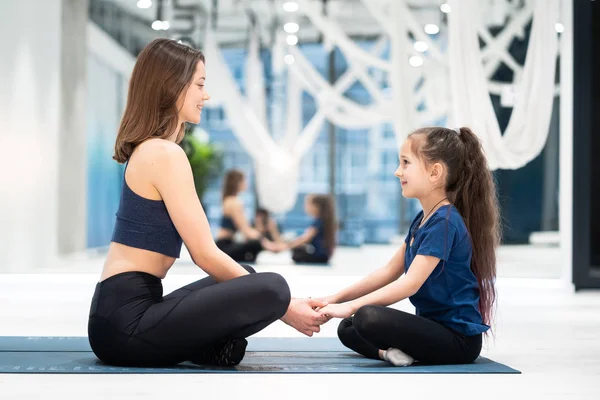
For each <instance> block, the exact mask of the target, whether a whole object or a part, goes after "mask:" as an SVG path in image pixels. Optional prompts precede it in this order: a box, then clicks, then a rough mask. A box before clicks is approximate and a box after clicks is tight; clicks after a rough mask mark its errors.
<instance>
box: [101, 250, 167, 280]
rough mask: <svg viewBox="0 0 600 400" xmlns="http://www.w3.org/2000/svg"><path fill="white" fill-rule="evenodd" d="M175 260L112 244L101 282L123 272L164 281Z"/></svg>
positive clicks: (150, 252) (151, 252)
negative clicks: (141, 274)
mask: <svg viewBox="0 0 600 400" xmlns="http://www.w3.org/2000/svg"><path fill="white" fill-rule="evenodd" d="M173 263H175V258H173V257H169V256H165V255H164V254H159V253H156V252H153V251H149V250H143V249H137V248H135V247H130V246H126V245H123V244H120V243H115V242H111V243H110V246H109V248H108V254H107V255H106V261H105V262H104V269H103V270H102V275H101V277H100V280H101V281H103V280H105V279H107V278H110V277H111V276H113V275H117V274H120V273H123V272H131V271H139V272H146V273H148V274H150V275H154V276H156V277H157V278H160V279H164V278H165V276H167V272H168V271H169V268H171V266H172V265H173Z"/></svg>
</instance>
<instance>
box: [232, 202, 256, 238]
mask: <svg viewBox="0 0 600 400" xmlns="http://www.w3.org/2000/svg"><path fill="white" fill-rule="evenodd" d="M227 201H228V203H229V204H228V207H227V208H228V210H229V212H230V213H229V214H230V216H231V219H232V220H233V223H234V224H235V226H236V228H238V229H239V230H240V232H242V234H243V235H244V236H245V237H246V239H259V238H260V237H261V236H262V234H261V233H260V231H258V230H257V229H254V228H253V227H252V226H251V225H250V224H249V223H248V220H247V219H246V215H245V214H244V205H243V204H242V202H241V201H240V200H239V199H238V198H232V199H228V200H227Z"/></svg>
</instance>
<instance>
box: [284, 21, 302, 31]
mask: <svg viewBox="0 0 600 400" xmlns="http://www.w3.org/2000/svg"><path fill="white" fill-rule="evenodd" d="M298 29H300V26H299V25H298V24H297V23H295V22H288V23H287V24H285V25H284V26H283V30H284V31H286V32H287V33H296V32H298Z"/></svg>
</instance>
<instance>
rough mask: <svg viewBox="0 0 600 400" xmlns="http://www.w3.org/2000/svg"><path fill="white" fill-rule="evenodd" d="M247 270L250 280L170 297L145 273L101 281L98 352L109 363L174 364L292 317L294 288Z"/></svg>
mask: <svg viewBox="0 0 600 400" xmlns="http://www.w3.org/2000/svg"><path fill="white" fill-rule="evenodd" d="M244 268H245V269H246V270H248V271H249V272H250V274H249V275H245V276H242V277H239V278H235V279H231V280H228V281H225V282H220V283H217V282H216V281H215V280H214V279H213V278H210V277H209V278H205V279H201V280H199V281H197V282H194V283H191V284H189V285H187V286H184V287H182V288H181V289H178V290H175V291H174V292H173V293H171V294H169V295H167V296H164V297H163V288H162V283H161V280H160V279H159V278H157V277H156V276H153V275H150V274H147V273H145V272H124V273H121V274H117V275H114V276H112V277H109V278H107V279H105V280H104V281H102V282H99V283H98V284H97V285H96V291H95V293H94V297H93V299H92V304H91V309H90V315H89V321H88V337H89V341H90V345H91V347H92V350H93V351H94V353H95V354H96V356H97V357H98V358H99V359H100V360H101V361H103V362H105V363H107V364H113V365H123V366H158V365H173V364H177V363H180V362H183V361H193V360H194V358H195V355H196V354H199V352H200V351H201V350H203V349H206V348H208V347H211V346H214V345H216V344H217V343H219V342H222V341H223V340H226V339H235V338H246V337H248V336H250V335H252V334H254V333H256V332H258V331H260V330H262V329H264V328H265V327H267V326H268V325H270V324H271V323H273V322H274V321H276V320H278V319H279V318H281V317H282V316H283V315H284V314H285V312H286V310H287V308H288V305H289V303H290V289H289V287H288V284H287V282H286V281H285V280H284V279H283V278H282V277H281V276H280V275H278V274H275V273H270V272H265V273H254V272H255V271H254V270H253V269H252V268H251V267H249V266H244Z"/></svg>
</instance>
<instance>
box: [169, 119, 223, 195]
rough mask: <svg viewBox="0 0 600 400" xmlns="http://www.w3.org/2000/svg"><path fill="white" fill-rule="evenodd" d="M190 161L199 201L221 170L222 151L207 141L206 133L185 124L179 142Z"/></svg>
mask: <svg viewBox="0 0 600 400" xmlns="http://www.w3.org/2000/svg"><path fill="white" fill-rule="evenodd" d="M180 146H181V147H182V148H183V150H184V151H185V154H186V155H187V157H188V160H189V161H190V165H191V167H192V173H193V175H194V184H195V185H196V193H197V194H198V198H199V199H200V202H202V198H203V196H204V193H205V192H206V189H207V188H208V186H209V185H210V183H211V182H212V181H213V180H214V179H216V178H218V177H219V175H220V173H221V171H222V170H223V151H222V150H221V149H220V148H219V147H218V146H216V145H214V144H212V143H210V142H209V141H208V134H207V133H206V132H205V131H204V130H202V129H200V128H198V127H197V126H195V125H187V126H186V129H185V136H184V137H183V140H182V141H181V143H180Z"/></svg>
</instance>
